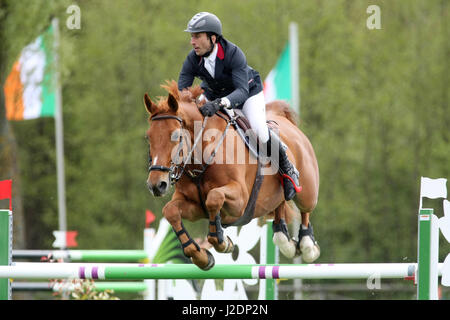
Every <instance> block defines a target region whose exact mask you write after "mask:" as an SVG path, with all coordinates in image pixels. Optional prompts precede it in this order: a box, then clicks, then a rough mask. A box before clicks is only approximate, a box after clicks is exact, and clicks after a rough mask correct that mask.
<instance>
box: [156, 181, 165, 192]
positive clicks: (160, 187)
mask: <svg viewBox="0 0 450 320" xmlns="http://www.w3.org/2000/svg"><path fill="white" fill-rule="evenodd" d="M158 189H159V191H161V192H163V191H165V190H166V189H167V182H165V181H161V182H160V183H159V185H158Z"/></svg>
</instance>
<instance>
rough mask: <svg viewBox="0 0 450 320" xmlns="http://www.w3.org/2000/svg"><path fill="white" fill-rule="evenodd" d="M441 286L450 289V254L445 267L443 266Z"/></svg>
mask: <svg viewBox="0 0 450 320" xmlns="http://www.w3.org/2000/svg"><path fill="white" fill-rule="evenodd" d="M441 284H442V285H443V286H446V287H450V254H448V255H447V257H446V258H445V260H444V265H443V266H442V279H441Z"/></svg>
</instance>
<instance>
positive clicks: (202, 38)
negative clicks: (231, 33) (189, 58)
mask: <svg viewBox="0 0 450 320" xmlns="http://www.w3.org/2000/svg"><path fill="white" fill-rule="evenodd" d="M212 37H214V36H212ZM213 41H214V39H213ZM191 45H192V47H193V48H194V51H195V54H196V55H198V56H202V55H204V54H205V53H206V52H208V51H209V50H211V42H210V41H209V39H208V36H207V35H206V33H205V32H199V33H191Z"/></svg>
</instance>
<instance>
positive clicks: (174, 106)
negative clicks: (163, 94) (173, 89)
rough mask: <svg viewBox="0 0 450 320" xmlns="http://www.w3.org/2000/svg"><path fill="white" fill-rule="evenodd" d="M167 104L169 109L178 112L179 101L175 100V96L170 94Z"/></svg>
mask: <svg viewBox="0 0 450 320" xmlns="http://www.w3.org/2000/svg"><path fill="white" fill-rule="evenodd" d="M167 104H168V105H169V107H170V108H171V109H172V110H173V111H175V112H177V110H178V101H177V99H175V97H174V96H173V95H171V94H170V93H169V98H168V99H167Z"/></svg>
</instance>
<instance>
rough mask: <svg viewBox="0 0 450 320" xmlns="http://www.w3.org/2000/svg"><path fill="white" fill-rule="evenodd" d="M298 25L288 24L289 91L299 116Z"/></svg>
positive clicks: (294, 23)
mask: <svg viewBox="0 0 450 320" xmlns="http://www.w3.org/2000/svg"><path fill="white" fill-rule="evenodd" d="M298 47H299V46H298V26H297V23H296V22H291V23H290V24H289V49H290V52H289V57H290V59H291V61H290V64H291V92H292V107H293V108H294V110H295V111H296V112H297V114H298V116H299V117H300V92H299V84H300V72H299V71H300V70H299V69H300V68H299V50H298Z"/></svg>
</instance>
